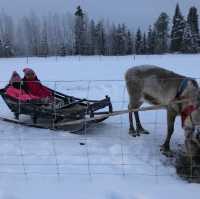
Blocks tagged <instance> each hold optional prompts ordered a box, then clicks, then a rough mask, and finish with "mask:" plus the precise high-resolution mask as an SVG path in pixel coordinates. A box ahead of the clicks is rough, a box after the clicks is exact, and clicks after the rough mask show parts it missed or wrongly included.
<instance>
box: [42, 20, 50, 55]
mask: <svg viewBox="0 0 200 199" xmlns="http://www.w3.org/2000/svg"><path fill="white" fill-rule="evenodd" d="M48 53H49V47H48V37H47V22H46V21H44V23H43V27H42V34H41V41H40V56H42V57H46V56H47V55H48Z"/></svg>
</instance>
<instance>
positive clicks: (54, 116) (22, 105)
mask: <svg viewBox="0 0 200 199" xmlns="http://www.w3.org/2000/svg"><path fill="white" fill-rule="evenodd" d="M48 89H49V90H50V91H52V93H53V95H54V99H55V100H56V99H57V100H60V101H63V105H62V106H61V107H59V108H55V107H54V103H53V104H52V108H49V107H48V108H47V107H46V105H45V104H41V103H37V102H36V101H34V100H33V101H27V102H22V101H19V100H17V99H14V98H12V97H10V96H8V95H7V94H6V92H5V91H6V90H5V89H1V90H0V95H1V96H2V98H3V100H4V101H5V103H6V104H7V106H8V107H9V109H10V110H11V111H12V112H13V113H14V116H15V119H18V120H19V115H21V114H24V115H29V116H30V117H31V118H32V122H33V123H34V124H36V123H37V120H38V119H39V118H45V119H49V121H50V123H52V126H54V125H55V124H57V123H59V122H61V121H63V120H65V121H74V120H80V119H83V118H86V117H89V118H93V117H95V115H104V114H107V113H112V112H113V109H112V104H111V101H110V98H109V97H108V96H106V97H105V98H104V99H102V100H87V99H80V98H76V97H73V96H69V95H65V94H63V93H60V92H57V91H54V90H52V89H50V88H48ZM77 107H78V108H77ZM104 108H108V110H107V111H101V112H100V111H99V110H100V109H104ZM105 119H107V117H105V118H102V119H101V120H97V121H95V120H94V121H95V122H101V121H103V120H105Z"/></svg>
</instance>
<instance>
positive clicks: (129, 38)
mask: <svg viewBox="0 0 200 199" xmlns="http://www.w3.org/2000/svg"><path fill="white" fill-rule="evenodd" d="M132 53H133V38H132V35H131V32H130V31H128V32H127V51H126V54H128V55H131V54H132Z"/></svg>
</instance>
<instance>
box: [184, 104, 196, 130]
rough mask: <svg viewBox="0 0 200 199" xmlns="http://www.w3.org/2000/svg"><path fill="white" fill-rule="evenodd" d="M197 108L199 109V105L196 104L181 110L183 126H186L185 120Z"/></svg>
mask: <svg viewBox="0 0 200 199" xmlns="http://www.w3.org/2000/svg"><path fill="white" fill-rule="evenodd" d="M195 110H197V107H196V106H194V105H189V106H187V107H186V108H184V109H183V111H182V112H181V121H182V127H183V126H184V122H185V120H186V118H187V117H188V116H190V115H191V113H192V112H193V111H195Z"/></svg>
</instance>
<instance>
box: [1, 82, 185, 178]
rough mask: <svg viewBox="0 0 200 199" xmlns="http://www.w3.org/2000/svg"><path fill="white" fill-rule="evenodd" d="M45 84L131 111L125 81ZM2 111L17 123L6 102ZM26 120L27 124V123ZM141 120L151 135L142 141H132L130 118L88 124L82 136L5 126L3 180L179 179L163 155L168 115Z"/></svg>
mask: <svg viewBox="0 0 200 199" xmlns="http://www.w3.org/2000/svg"><path fill="white" fill-rule="evenodd" d="M44 84H45V85H47V86H49V87H51V88H52V89H54V90H57V91H60V92H63V93H66V94H68V95H71V96H75V97H80V98H87V99H95V100H99V99H101V98H102V97H104V96H102V93H103V95H109V96H110V97H111V101H112V104H113V107H114V110H118V109H125V108H127V106H128V94H127V91H126V87H125V82H124V81H122V80H96V81H93V80H88V81H85V80H79V81H56V82H51V81H45V82H44ZM1 85H6V82H1ZM0 106H1V107H2V108H1V115H6V116H8V117H12V114H11V113H10V112H9V110H8V108H7V107H6V105H5V103H4V102H3V100H1V101H0ZM20 106H22V105H21V104H20ZM20 106H19V107H20ZM54 107H55V106H54ZM86 111H87V110H86ZM55 113H56V110H55ZM55 117H56V114H55ZM20 119H22V120H23V119H24V120H27V117H25V116H23V117H22V118H20ZM141 120H142V121H143V125H144V126H145V128H146V129H148V130H149V131H150V132H151V134H150V135H143V136H140V137H136V138H133V137H131V136H129V135H128V128H129V122H128V116H124V115H123V116H117V117H113V118H109V119H107V120H106V121H105V122H104V123H101V124H96V125H93V126H92V127H91V128H90V127H88V126H87V125H86V124H85V125H84V126H85V128H84V130H83V132H82V134H68V133H67V132H64V131H51V130H42V129H32V128H29V127H22V126H19V125H16V124H12V125H9V124H8V123H5V122H1V126H0V128H1V129H0V132H1V133H0V175H11V176H12V175H23V176H25V177H26V178H28V177H29V176H32V175H40V176H45V175H51V176H58V177H60V176H66V175H88V176H90V177H92V176H95V175H117V176H128V175H135V176H140V175H142V176H152V177H155V179H156V181H158V179H159V178H158V177H167V176H174V175H176V174H175V171H174V167H173V165H172V164H170V162H171V160H170V159H168V158H165V157H163V156H162V155H161V153H160V151H159V145H160V144H161V143H162V142H163V140H164V138H165V136H166V127H167V124H166V116H165V113H163V111H151V112H149V113H145V114H144V113H142V114H141ZM180 126H181V125H180V120H178V122H176V124H175V128H176V129H175V133H174V134H175V136H174V138H172V139H174V140H173V141H172V147H174V148H175V149H177V146H176V145H177V144H178V145H182V144H183V141H180V140H184V137H183V130H182V129H181V127H180ZM180 138H181V139H180Z"/></svg>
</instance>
